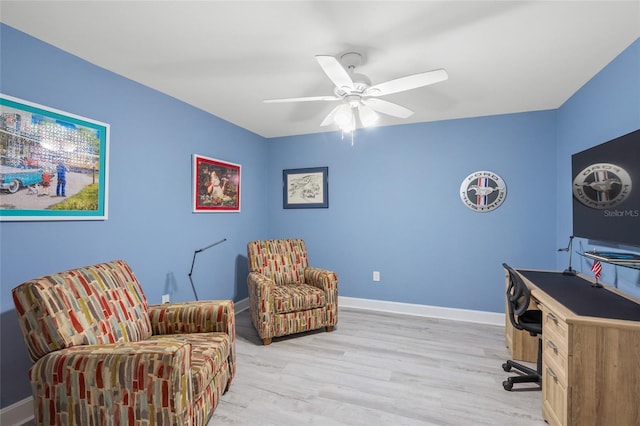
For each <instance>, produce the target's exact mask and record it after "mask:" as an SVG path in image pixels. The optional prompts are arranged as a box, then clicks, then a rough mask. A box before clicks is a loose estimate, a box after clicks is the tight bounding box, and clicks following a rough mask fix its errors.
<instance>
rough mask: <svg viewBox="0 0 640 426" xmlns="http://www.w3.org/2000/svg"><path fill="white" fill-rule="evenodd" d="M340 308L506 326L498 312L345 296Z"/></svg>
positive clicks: (339, 304)
mask: <svg viewBox="0 0 640 426" xmlns="http://www.w3.org/2000/svg"><path fill="white" fill-rule="evenodd" d="M338 306H339V307H342V308H355V309H366V310H370V311H379V312H389V313H394V314H405V315H415V316H420V317H429V318H440V319H448V320H454V321H466V322H475V323H480V324H490V325H501V326H504V314H501V313H497V312H486V311H473V310H469V309H457V308H444V307H442V306H429V305H417V304H413V303H400V302H387V301H385V300H374V299H360V298H357V297H345V296H338Z"/></svg>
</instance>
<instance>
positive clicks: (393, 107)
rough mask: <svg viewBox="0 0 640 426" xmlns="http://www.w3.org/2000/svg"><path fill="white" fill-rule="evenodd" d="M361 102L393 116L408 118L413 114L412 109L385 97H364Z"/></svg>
mask: <svg viewBox="0 0 640 426" xmlns="http://www.w3.org/2000/svg"><path fill="white" fill-rule="evenodd" d="M361 102H362V103H363V104H364V105H366V106H368V107H369V108H371V109H372V110H374V111H377V112H381V113H382V114H386V115H390V116H392V117H398V118H407V117H410V116H412V115H413V111H411V110H410V109H408V108H405V107H403V106H400V105H398V104H394V103H393V102H389V101H385V100H383V99H376V98H373V99H371V98H369V99H363V100H362V101H361Z"/></svg>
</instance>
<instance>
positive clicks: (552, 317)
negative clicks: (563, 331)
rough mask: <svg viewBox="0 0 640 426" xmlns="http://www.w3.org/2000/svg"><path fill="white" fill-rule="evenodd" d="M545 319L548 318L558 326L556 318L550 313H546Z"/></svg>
mask: <svg viewBox="0 0 640 426" xmlns="http://www.w3.org/2000/svg"><path fill="white" fill-rule="evenodd" d="M547 318H549V319H550V320H551V321H553V322H555V323H556V325H558V318H557V317H556V316H555V315H553V314H552V313H551V312H547Z"/></svg>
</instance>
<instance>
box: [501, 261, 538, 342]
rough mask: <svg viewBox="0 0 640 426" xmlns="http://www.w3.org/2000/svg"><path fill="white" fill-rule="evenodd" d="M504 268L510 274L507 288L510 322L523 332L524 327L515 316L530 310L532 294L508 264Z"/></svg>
mask: <svg viewBox="0 0 640 426" xmlns="http://www.w3.org/2000/svg"><path fill="white" fill-rule="evenodd" d="M502 266H503V267H504V268H505V269H506V270H507V272H508V273H509V285H508V287H507V301H508V303H509V320H510V321H511V324H513V326H514V327H515V328H517V329H518V330H522V326H521V325H520V324H519V323H518V321H516V318H515V316H516V315H518V316H520V315H522V314H524V313H525V312H526V311H527V309H528V308H529V302H530V301H531V292H530V291H529V288H528V287H527V285H526V284H525V283H524V281H522V278H521V277H520V275H518V274H517V273H516V271H515V270H514V269H513V268H512V267H511V266H509V265H507V264H506V263H503V264H502Z"/></svg>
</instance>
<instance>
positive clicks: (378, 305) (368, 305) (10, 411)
mask: <svg viewBox="0 0 640 426" xmlns="http://www.w3.org/2000/svg"><path fill="white" fill-rule="evenodd" d="M338 306H339V307H341V308H354V309H365V310H369V311H378V312H389V313H394V314H404V315H415V316H420V317H429V318H440V319H447V320H454V321H466V322H475V323H480V324H490V325H501V326H504V314H500V313H497V312H486V311H473V310H469V309H456V308H443V307H441V306H429V305H417V304H413V303H400V302H387V301H385V300H374V299H360V298H357V297H345V296H338ZM234 308H235V313H236V314H238V313H240V312H242V311H245V310H247V309H249V298H245V299H242V300H239V301H237V302H234ZM29 420H33V400H32V398H31V397H29V398H25V399H23V400H22V401H18V402H16V403H14V404H12V405H9V406H8V407H5V408H3V409H1V410H0V424H1V425H7V426H20V425H22V424H24V423H26V422H28V421H29Z"/></svg>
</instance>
